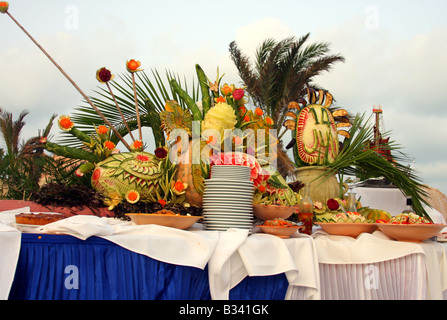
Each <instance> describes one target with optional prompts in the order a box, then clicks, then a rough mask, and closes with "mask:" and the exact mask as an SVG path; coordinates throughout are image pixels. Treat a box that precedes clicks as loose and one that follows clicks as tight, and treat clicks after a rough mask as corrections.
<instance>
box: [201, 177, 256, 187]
mask: <svg viewBox="0 0 447 320" xmlns="http://www.w3.org/2000/svg"><path fill="white" fill-rule="evenodd" d="M205 185H230V186H233V185H235V186H253V181H243V180H231V179H208V180H205Z"/></svg>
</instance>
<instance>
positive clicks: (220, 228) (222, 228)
mask: <svg viewBox="0 0 447 320" xmlns="http://www.w3.org/2000/svg"><path fill="white" fill-rule="evenodd" d="M232 228H233V229H244V230H246V229H248V230H251V227H247V228H236V227H214V226H213V227H205V230H208V231H227V230H228V229H232Z"/></svg>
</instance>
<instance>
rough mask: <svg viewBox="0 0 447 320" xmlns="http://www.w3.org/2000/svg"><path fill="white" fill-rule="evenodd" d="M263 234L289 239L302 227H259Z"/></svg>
mask: <svg viewBox="0 0 447 320" xmlns="http://www.w3.org/2000/svg"><path fill="white" fill-rule="evenodd" d="M257 227H259V228H260V229H261V230H262V232H264V233H269V234H272V235H275V236H277V237H280V238H283V239H287V238H290V236H291V235H293V234H294V233H295V232H297V231H298V230H299V229H300V228H302V227H301V226H257Z"/></svg>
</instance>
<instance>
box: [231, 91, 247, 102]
mask: <svg viewBox="0 0 447 320" xmlns="http://www.w3.org/2000/svg"><path fill="white" fill-rule="evenodd" d="M244 95H245V92H244V89H236V90H234V91H233V98H234V100H241V99H242V98H243V97H244Z"/></svg>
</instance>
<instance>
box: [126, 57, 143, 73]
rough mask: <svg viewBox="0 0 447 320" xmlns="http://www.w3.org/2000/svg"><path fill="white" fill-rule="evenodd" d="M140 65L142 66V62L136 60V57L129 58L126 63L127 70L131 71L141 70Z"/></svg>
mask: <svg viewBox="0 0 447 320" xmlns="http://www.w3.org/2000/svg"><path fill="white" fill-rule="evenodd" d="M140 66H141V62H140V61H136V60H134V59H132V60H129V61H127V63H126V68H127V71H129V72H137V71H141V69H138V68H139V67H140Z"/></svg>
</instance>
